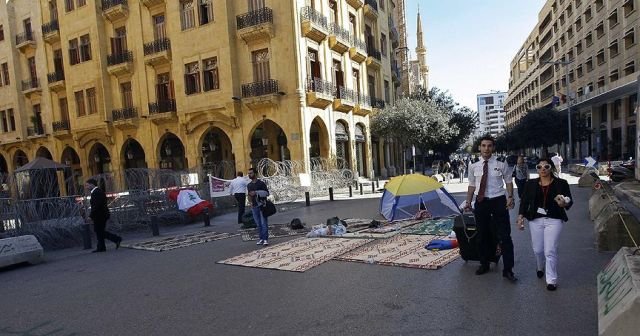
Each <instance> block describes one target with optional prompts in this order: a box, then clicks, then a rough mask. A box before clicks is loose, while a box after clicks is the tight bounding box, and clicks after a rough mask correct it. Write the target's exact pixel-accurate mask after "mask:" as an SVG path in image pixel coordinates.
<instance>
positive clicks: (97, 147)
mask: <svg viewBox="0 0 640 336" xmlns="http://www.w3.org/2000/svg"><path fill="white" fill-rule="evenodd" d="M87 161H88V162H89V169H90V170H91V175H100V174H105V173H110V172H111V155H110V154H109V151H108V150H107V148H106V147H104V145H102V144H101V143H96V144H94V145H93V147H91V150H90V151H89V158H88V160H87Z"/></svg>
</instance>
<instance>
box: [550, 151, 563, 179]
mask: <svg viewBox="0 0 640 336" xmlns="http://www.w3.org/2000/svg"><path fill="white" fill-rule="evenodd" d="M551 161H553V165H554V166H555V167H556V171H557V172H558V177H560V174H561V173H562V161H564V160H563V159H562V156H560V153H556V155H554V156H552V157H551Z"/></svg>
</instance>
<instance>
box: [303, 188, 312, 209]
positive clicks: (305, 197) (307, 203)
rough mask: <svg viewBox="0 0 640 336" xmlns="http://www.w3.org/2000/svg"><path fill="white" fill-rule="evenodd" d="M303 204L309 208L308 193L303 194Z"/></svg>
mask: <svg viewBox="0 0 640 336" xmlns="http://www.w3.org/2000/svg"><path fill="white" fill-rule="evenodd" d="M304 203H305V205H306V206H311V197H310V196H309V192H308V191H305V192H304Z"/></svg>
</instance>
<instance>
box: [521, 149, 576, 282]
mask: <svg viewBox="0 0 640 336" xmlns="http://www.w3.org/2000/svg"><path fill="white" fill-rule="evenodd" d="M536 169H537V171H538V175H539V177H538V178H536V179H531V180H529V181H527V183H526V184H525V187H524V192H523V195H522V198H521V200H520V209H519V211H518V219H517V224H518V227H519V229H520V230H524V220H525V218H526V219H527V220H528V221H529V229H530V231H531V245H532V247H533V254H534V255H535V257H536V265H537V269H536V275H537V276H538V278H542V277H544V276H546V277H545V278H546V282H547V289H548V290H550V291H554V290H556V289H557V286H558V273H557V265H558V238H559V237H560V232H561V231H562V226H563V225H564V222H566V221H567V220H568V217H567V213H566V210H567V209H569V208H570V207H571V205H573V201H572V200H571V191H570V190H569V184H568V183H567V181H566V180H563V179H561V178H559V177H558V176H557V174H556V173H555V172H556V170H555V167H554V165H553V162H552V161H551V160H549V159H546V158H542V159H539V160H538V163H537V164H536Z"/></svg>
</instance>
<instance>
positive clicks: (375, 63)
mask: <svg viewBox="0 0 640 336" xmlns="http://www.w3.org/2000/svg"><path fill="white" fill-rule="evenodd" d="M367 55H368V57H367V66H369V67H371V68H374V69H380V68H381V67H382V54H381V53H380V50H378V49H376V48H375V47H374V46H372V45H367Z"/></svg>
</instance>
